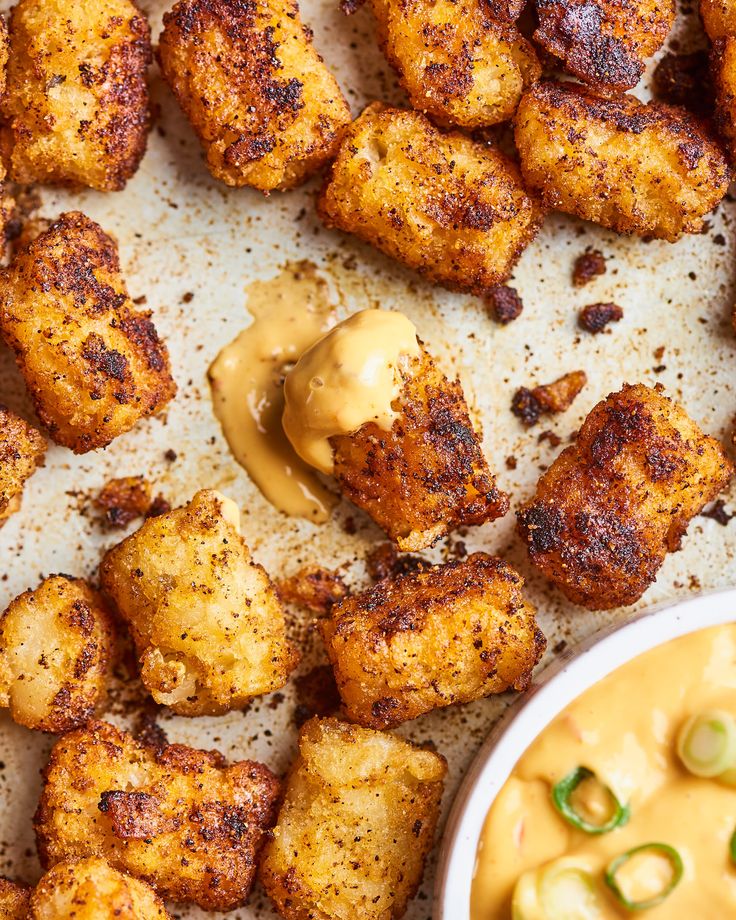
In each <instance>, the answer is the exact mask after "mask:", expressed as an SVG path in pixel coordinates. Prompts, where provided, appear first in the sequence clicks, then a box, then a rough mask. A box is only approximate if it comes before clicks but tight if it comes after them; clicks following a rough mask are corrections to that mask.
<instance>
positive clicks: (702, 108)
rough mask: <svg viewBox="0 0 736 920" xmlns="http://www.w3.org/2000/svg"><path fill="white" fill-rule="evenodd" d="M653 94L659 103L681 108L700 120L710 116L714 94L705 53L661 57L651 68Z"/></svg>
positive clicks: (670, 54)
mask: <svg viewBox="0 0 736 920" xmlns="http://www.w3.org/2000/svg"><path fill="white" fill-rule="evenodd" d="M652 92H653V94H654V97H655V99H658V100H659V101H660V102H666V103H668V104H669V105H681V106H684V107H685V108H686V109H690V111H691V112H693V113H694V114H696V115H699V116H701V117H705V116H708V115H710V114H711V113H712V111H713V95H714V91H713V83H712V80H711V77H710V71H709V67H708V52H707V51H705V50H701V51H695V52H693V53H691V54H672V53H671V52H667V53H666V54H664V55H663V57H662V59H661V60H660V61H659V63H658V64H657V66H656V68H655V69H654V74H653V77H652Z"/></svg>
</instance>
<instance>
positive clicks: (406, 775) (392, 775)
mask: <svg viewBox="0 0 736 920" xmlns="http://www.w3.org/2000/svg"><path fill="white" fill-rule="evenodd" d="M446 770H447V766H446V764H445V760H444V758H443V757H440V756H439V755H437V754H435V753H433V752H432V751H428V750H422V749H421V748H417V747H415V746H414V745H412V744H409V743H408V742H407V741H404V740H403V739H402V738H399V737H398V736H396V735H390V734H382V733H380V732H375V731H372V730H370V729H366V728H359V727H358V726H356V725H348V724H347V723H345V722H340V721H338V720H337V719H322V720H320V719H311V720H310V721H309V722H307V723H306V724H305V725H304V726H303V727H302V730H301V733H300V736H299V755H298V757H297V759H296V762H295V763H294V765H293V766H292V768H291V770H290V772H289V776H288V778H287V780H286V792H285V796H284V801H283V804H282V806H281V810H280V812H279V816H278V822H277V825H276V827H275V828H274V831H273V837H272V839H270V840H269V841H268V843H267V844H266V846H265V849H264V858H263V861H262V864H261V871H260V878H261V881H262V882H263V885H264V887H265V889H266V891H267V892H268V894H269V896H270V897H271V899H272V900H273V902H274V904H275V905H276V909H277V910H278V911H279V913H280V914H281V916H282V917H284V918H285V920H306V918H310V917H311V918H315V920H317V918H318V920H343V918H347V917H358V916H359V917H361V918H362V920H388V918H392V917H401V916H402V915H403V914H404V911H405V910H406V905H407V902H408V901H409V899H410V898H412V897H413V896H414V894H415V893H416V890H417V888H418V886H419V882H420V881H421V876H422V871H423V868H424V860H425V857H426V855H427V853H428V852H429V850H430V849H431V847H432V841H433V837H434V831H435V826H436V824H437V818H438V815H439V805H440V799H441V796H442V785H443V780H444V777H445V773H446Z"/></svg>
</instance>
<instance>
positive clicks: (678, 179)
mask: <svg viewBox="0 0 736 920" xmlns="http://www.w3.org/2000/svg"><path fill="white" fill-rule="evenodd" d="M515 124H516V131H515V134H516V145H517V147H518V148H519V155H520V157H521V171H522V173H523V175H524V179H525V180H526V182H527V184H528V185H529V186H530V187H531V188H534V189H536V190H537V191H538V192H540V193H541V195H542V198H543V199H544V202H545V204H547V205H548V206H549V207H552V208H556V209H557V210H558V211H566V212H567V213H568V214H576V215H577V216H578V217H583V218H585V219H586V220H592V221H594V222H595V223H597V224H601V225H602V226H604V227H609V228H610V229H612V230H617V231H618V232H619V233H636V234H638V235H639V236H644V237H654V238H656V239H664V240H669V241H670V242H674V241H675V240H677V239H679V238H680V237H681V236H682V234H683V233H698V232H699V231H700V230H701V229H702V227H703V218H704V216H705V215H706V214H707V213H708V212H709V211H712V210H713V208H714V207H715V206H716V205H717V204H718V202H719V201H720V200H721V198H723V196H724V195H725V194H726V191H727V189H728V184H729V170H728V164H727V162H726V159H725V157H724V155H723V152H722V151H721V149H720V147H719V146H718V144H717V143H716V142H715V141H714V140H713V139H712V138H711V137H710V135H709V134H708V133H707V132H706V130H705V129H704V128H703V126H702V125H701V124H700V123H699V122H697V121H696V120H695V119H694V117H693V116H692V115H690V114H689V113H688V112H687V111H686V110H685V109H681V108H677V107H675V106H669V105H664V104H662V103H657V102H650V103H649V104H648V105H645V104H644V103H643V102H640V101H639V100H638V99H635V98H634V97H633V96H619V97H617V98H615V99H601V98H599V97H597V96H594V95H592V94H591V93H589V92H588V91H587V90H585V89H584V88H583V87H581V86H578V85H576V84H573V83H557V82H555V81H553V80H548V81H544V82H540V83H537V84H536V85H535V86H534V87H533V88H532V89H531V91H530V92H529V93H527V94H526V95H525V96H524V98H523V99H522V100H521V104H520V106H519V110H518V112H517V113H516V121H515Z"/></svg>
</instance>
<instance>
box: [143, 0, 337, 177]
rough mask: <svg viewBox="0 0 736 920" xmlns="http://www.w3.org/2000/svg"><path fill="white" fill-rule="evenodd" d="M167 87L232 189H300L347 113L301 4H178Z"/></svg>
mask: <svg viewBox="0 0 736 920" xmlns="http://www.w3.org/2000/svg"><path fill="white" fill-rule="evenodd" d="M158 55H159V61H160V63H161V70H162V71H163V74H164V77H165V78H166V80H167V81H168V83H169V85H170V86H171V88H172V90H173V91H174V95H175V96H176V98H177V100H178V102H179V104H180V105H181V107H182V109H183V110H184V113H185V114H186V116H187V118H188V119H189V121H190V122H191V123H192V126H193V128H194V130H195V131H196V132H197V135H198V136H199V139H200V141H201V143H202V145H203V147H204V150H205V153H206V157H207V165H208V167H209V169H210V172H211V173H212V175H213V176H214V177H215V178H216V179H221V180H222V181H223V182H225V183H226V184H227V185H235V186H242V185H250V186H252V187H253V188H257V189H260V190H261V191H264V192H269V191H272V190H273V189H288V188H293V187H294V186H295V185H299V184H300V183H301V182H303V181H304V180H305V179H306V178H307V177H308V176H310V175H311V174H312V173H313V172H315V171H316V170H317V169H319V167H320V166H322V165H323V164H324V163H325V162H326V161H327V160H328V159H329V158H330V157H331V156H332V154H333V152H334V149H335V147H336V145H337V140H338V132H339V130H340V128H341V127H342V126H343V125H346V124H348V122H349V121H350V110H349V108H348V106H347V103H346V102H345V99H344V97H343V95H342V93H341V92H340V87H339V86H338V85H337V83H336V81H335V78H334V77H333V76H332V74H331V73H330V72H329V70H328V69H327V67H326V66H325V65H324V63H323V61H322V58H321V57H320V56H319V55H318V54H317V51H316V50H315V48H314V46H313V45H312V36H311V32H310V31H309V29H307V27H306V26H304V25H303V24H302V22H301V19H300V17H299V7H298V4H297V3H296V2H295V0H255V2H253V3H243V2H242V0H180V2H179V3H177V4H176V6H175V7H174V8H173V9H172V10H171V11H170V12H169V13H167V14H166V15H165V16H164V31H163V33H162V34H161V38H160V40H159V50H158Z"/></svg>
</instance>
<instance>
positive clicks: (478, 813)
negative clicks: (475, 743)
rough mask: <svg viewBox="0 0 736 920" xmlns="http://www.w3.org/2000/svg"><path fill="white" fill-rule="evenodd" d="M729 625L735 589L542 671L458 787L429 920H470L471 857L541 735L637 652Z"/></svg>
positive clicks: (637, 624) (593, 640)
mask: <svg viewBox="0 0 736 920" xmlns="http://www.w3.org/2000/svg"><path fill="white" fill-rule="evenodd" d="M584 615H585V614H581V616H584ZM731 622H736V588H729V589H726V590H720V591H714V592H711V593H705V594H701V595H699V596H698V597H696V598H688V599H687V600H683V601H677V602H675V603H672V602H669V603H665V604H663V605H659V606H657V607H654V608H651V609H649V610H647V611H644V612H642V613H640V614H638V615H636V616H634V617H633V618H630V619H627V620H626V621H625V622H623V623H621V624H616V625H614V626H612V627H607V628H605V629H603V630H600V631H598V632H596V633H594V634H593V635H592V636H590V637H589V638H588V639H587V640H585V641H583V642H582V643H580V644H578V645H575V646H574V647H572V648H570V649H568V650H566V651H565V653H564V654H563V655H562V656H560V658H558V659H557V660H556V661H554V662H551V663H550V664H549V665H548V666H547V667H545V668H544V669H543V670H542V671H541V672H540V673H539V675H538V676H536V677H535V678H534V680H533V682H532V684H531V686H530V688H529V689H528V690H527V691H526V692H525V693H524V694H523V695H521V696H520V697H519V698H518V699H517V700H516V701H515V702H514V703H512V704H511V706H509V708H508V709H507V710H506V711H505V712H504V713H503V715H502V716H501V718H500V719H499V720H498V722H497V723H496V724H495V725H494V727H493V728H492V730H491V732H490V734H489V735H488V737H487V738H486V740H485V741H484V743H483V745H482V746H481V748H480V750H479V751H478V753H477V755H476V756H475V758H474V759H473V761H472V763H471V765H470V767H469V769H468V772H467V773H466V775H465V777H464V778H463V780H462V782H461V783H460V786H459V788H458V791H457V793H456V796H455V799H454V801H453V804H452V807H451V809H450V813H449V815H448V818H447V823H446V825H445V831H444V835H443V838H442V842H441V845H440V849H439V854H438V859H437V870H436V875H435V886H434V898H433V912H432V917H433V920H470V893H471V885H472V881H473V875H474V872H475V859H476V850H477V846H478V840H479V839H480V835H481V832H482V830H483V824H484V822H485V819H486V815H487V814H488V810H489V809H490V807H491V805H492V804H493V802H494V800H495V798H496V796H497V795H498V793H499V791H500V790H501V787H502V786H503V785H504V783H505V782H506V780H507V779H508V777H509V775H510V774H511V771H512V770H513V768H514V766H515V765H516V763H517V761H518V760H519V758H520V757H521V756H522V754H523V753H524V751H525V750H526V749H527V747H528V746H529V745H530V744H531V742H532V741H533V740H534V739H535V738H536V737H537V735H539V733H540V732H541V731H542V729H543V728H545V727H546V726H547V725H548V724H549V723H550V722H551V721H552V719H553V718H554V717H555V716H557V715H558V714H559V713H560V712H561V711H562V710H563V709H564V708H565V707H566V706H567V705H569V704H570V703H572V702H573V700H575V699H576V698H577V697H578V696H580V695H581V694H582V693H584V692H585V691H586V690H588V689H589V688H590V687H592V686H593V685H594V684H596V683H598V681H600V680H602V679H603V678H604V677H606V676H607V675H609V674H611V673H612V672H613V671H615V670H617V669H618V668H619V667H621V666H622V665H624V664H626V663H627V662H629V661H632V660H633V659H634V658H637V657H638V656H639V655H641V654H643V653H644V652H647V651H649V650H650V649H653V648H656V647H657V646H659V645H664V644H665V643H667V642H669V641H670V640H672V639H676V638H678V637H680V636H685V635H688V634H689V633H693V632H698V631H699V630H701V629H707V628H708V627H710V626H719V625H725V624H727V623H731Z"/></svg>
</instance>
